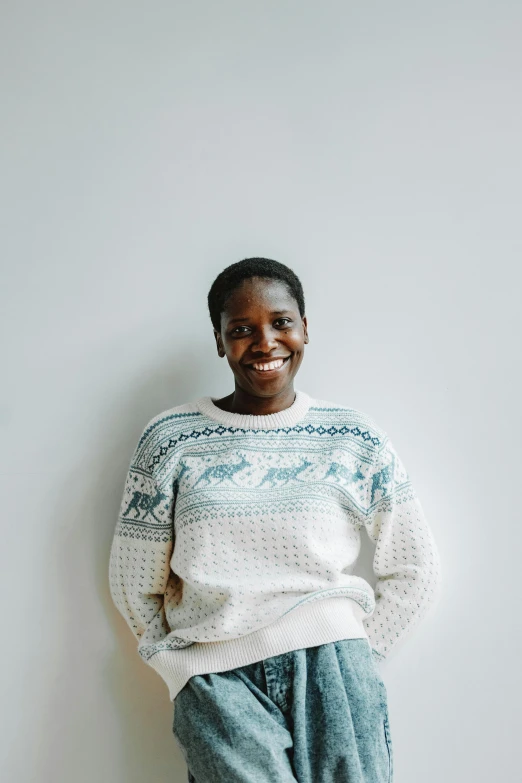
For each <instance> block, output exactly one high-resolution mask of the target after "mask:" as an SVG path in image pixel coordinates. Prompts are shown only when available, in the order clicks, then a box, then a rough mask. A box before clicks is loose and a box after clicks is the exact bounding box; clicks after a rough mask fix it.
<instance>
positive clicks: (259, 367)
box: [252, 359, 284, 372]
mask: <svg viewBox="0 0 522 783" xmlns="http://www.w3.org/2000/svg"><path fill="white" fill-rule="evenodd" d="M283 363H284V360H283V359H280V360H279V361H277V362H270V364H253V365H252V367H253V368H254V369H255V370H261V371H262V372H264V371H265V370H275V369H277V367H281V366H282V365H283Z"/></svg>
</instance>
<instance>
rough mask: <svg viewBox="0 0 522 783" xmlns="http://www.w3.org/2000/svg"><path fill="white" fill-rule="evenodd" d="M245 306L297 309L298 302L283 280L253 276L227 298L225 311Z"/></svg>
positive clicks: (230, 311)
mask: <svg viewBox="0 0 522 783" xmlns="http://www.w3.org/2000/svg"><path fill="white" fill-rule="evenodd" d="M245 307H251V308H253V307H255V308H276V307H279V309H281V310H282V309H295V307H296V302H295V300H294V298H293V296H292V294H291V293H290V291H289V290H288V286H287V285H286V284H285V283H283V282H282V281H281V280H273V279H270V278H268V279H267V278H260V277H251V278H248V279H246V280H243V281H242V282H241V283H240V284H239V286H238V287H237V288H235V289H234V290H233V291H232V292H231V293H230V296H229V297H228V298H227V300H226V302H225V305H224V312H225V313H227V314H228V315H230V314H232V313H234V314H235V313H236V312H237V310H238V309H241V310H242V309H244V308H245Z"/></svg>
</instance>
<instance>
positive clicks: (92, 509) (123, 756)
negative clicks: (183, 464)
mask: <svg viewBox="0 0 522 783" xmlns="http://www.w3.org/2000/svg"><path fill="white" fill-rule="evenodd" d="M0 13H1V24H0V27H1V30H2V32H1V41H0V43H1V45H0V58H1V63H2V95H1V98H2V103H1V105H2V115H3V118H2V126H3V143H2V153H1V154H2V160H1V167H2V172H3V173H2V191H3V209H2V213H3V216H4V220H3V223H4V225H3V228H2V231H1V242H2V273H3V274H2V277H3V285H2V302H1V303H2V314H3V319H4V324H3V328H2V335H3V338H4V345H3V369H4V375H3V382H2V392H3V393H2V400H1V407H0V421H1V425H2V444H3V448H2V458H3V465H2V471H1V474H0V475H1V482H2V487H3V490H4V492H3V499H2V510H3V516H2V544H3V545H2V547H1V549H0V552H1V564H2V569H1V574H2V590H3V595H4V606H3V610H2V617H3V640H2V661H3V665H2V686H1V687H2V692H1V698H2V704H3V707H4V709H3V710H2V718H1V725H0V729H1V740H0V742H1V744H2V752H1V754H2V759H1V770H0V772H1V776H2V779H4V780H9V781H16V783H29V781H30V782H31V783H33V782H34V783H62V782H63V783H70V781H74V783H91V782H92V781H96V780H101V781H103V783H142V782H143V781H145V780H146V781H147V783H164V782H165V781H183V783H184V781H185V780H186V767H185V764H184V761H183V758H182V756H181V753H180V751H179V750H178V748H177V746H176V744H175V740H174V738H173V736H172V734H171V707H172V705H171V703H170V701H169V699H168V692H167V689H166V686H165V685H164V683H163V681H162V680H161V679H160V678H159V677H158V676H157V675H156V673H155V672H154V671H153V670H150V669H149V668H148V667H146V666H144V665H143V663H142V661H141V660H140V659H139V657H138V655H137V652H136V644H135V641H134V639H133V637H132V635H131V633H130V631H129V629H128V628H127V627H126V625H125V624H124V621H123V620H122V619H121V618H120V616H119V615H118V614H117V611H116V609H115V608H114V606H113V605H112V603H111V600H110V596H109V588H108V574H107V569H108V555H109V546H110V541H111V539H112V535H113V531H114V526H115V522H116V517H117V512H118V507H119V503H120V499H121V493H122V490H123V481H124V477H125V472H126V469H127V467H128V463H129V460H130V456H131V453H132V450H133V448H134V446H135V444H136V441H137V438H138V436H139V434H140V432H141V429H142V427H143V426H144V425H145V423H146V422H147V420H148V418H150V417H152V416H153V415H155V414H156V413H159V412H160V411H162V410H164V409H166V408H168V407H171V406H173V405H177V404H180V403H182V402H186V401H189V400H192V399H194V398H196V397H199V396H200V395H202V394H212V395H213V396H222V395H224V394H227V393H228V392H230V391H232V389H233V379H232V375H231V373H230V370H229V368H228V364H227V363H226V360H221V359H219V358H218V357H217V354H216V351H215V344H214V340H213V337H212V329H211V324H210V320H209V317H208V314H207V311H206V295H207V292H208V289H209V287H210V284H211V282H212V280H213V279H214V277H215V276H216V275H217V274H218V272H220V271H221V269H222V268H223V267H224V266H226V265H228V264H230V263H232V262H234V261H237V260H239V259H241V258H244V257H246V256H251V255H265V256H269V257H273V258H276V259H278V260H280V261H282V262H284V263H286V264H288V265H290V266H291V267H292V268H293V269H294V270H295V271H296V272H297V274H298V275H299V276H300V277H301V279H302V282H303V285H304V289H305V295H306V297H307V316H308V320H309V333H310V344H309V345H308V346H307V348H306V356H305V360H304V362H303V365H302V367H301V370H300V373H299V375H298V377H297V379H296V387H298V388H302V389H304V390H306V391H308V393H310V394H312V395H314V396H317V397H321V398H325V399H330V400H333V401H336V402H340V403H343V404H347V405H351V406H353V407H358V408H360V409H362V410H364V411H366V412H367V413H369V414H370V415H372V416H373V417H374V418H375V419H376V421H378V422H379V423H380V425H381V426H382V427H384V428H385V429H387V431H388V432H389V433H390V435H391V437H392V438H393V440H394V443H395V445H396V447H397V448H398V450H399V451H400V453H401V455H402V457H403V459H404V461H405V464H406V465H407V466H408V469H409V471H410V474H411V476H412V480H413V481H414V482H415V484H416V486H417V489H418V492H419V495H420V496H421V499H422V501H423V505H424V508H425V511H426V514H427V516H428V517H429V520H430V523H431V525H432V529H433V532H434V534H435V536H436V539H437V542H438V544H439V547H440V550H441V556H442V559H443V566H444V569H445V574H444V576H445V585H444V596H443V598H442V599H441V602H440V604H439V606H438V608H437V610H436V612H435V613H434V614H431V615H430V616H429V619H426V620H425V621H424V623H423V625H422V627H421V628H419V630H418V631H417V632H416V633H415V634H414V635H413V636H412V637H411V639H410V641H409V642H408V643H407V644H405V645H404V646H403V648H402V649H401V654H400V656H399V655H397V656H396V657H394V658H393V660H391V659H390V660H388V661H387V662H386V663H385V664H383V669H382V671H383V678H384V679H385V682H386V684H387V689H388V696H389V709H390V722H391V727H392V738H393V742H394V750H395V767H396V783H418V781H419V780H422V781H423V783H435V782H436V783H439V782H440V781H445V783H450V782H451V783H453V781H454V782H455V783H461V781H464V780H466V781H469V780H473V781H474V782H475V783H481V782H482V781H484V783H485V782H486V781H488V782H489V781H490V780H506V781H508V780H509V781H514V780H515V779H516V778H517V776H518V774H519V764H520V762H519V744H520V743H519V741H518V739H519V738H518V734H519V732H520V728H521V719H520V699H521V690H520V685H521V675H520V660H521V652H522V650H521V647H522V644H521V641H522V640H521V625H520V616H521V613H520V605H519V603H518V597H519V593H518V586H519V579H518V572H519V568H520V556H519V553H520V545H521V543H522V541H521V533H520V529H521V526H520V521H521V520H520V503H519V502H518V489H519V487H520V475H521V467H522V466H521V457H520V454H521V450H520V435H521V427H520V425H521V414H520V394H521V389H520V363H519V359H520V344H519V343H520V335H521V331H520V327H521V323H520V321H521V318H520V309H521V308H520V283H521V275H520V271H519V266H518V264H519V261H520V250H521V245H522V232H521V228H520V210H521V206H522V205H521V201H522V198H521V186H520V182H521V177H522V159H521V156H520V138H521V136H522V109H521V101H520V96H521V87H522V85H521V66H522V54H521V46H520V42H521V32H522V30H521V24H522V7H521V6H520V4H519V3H517V2H515V0H512V2H507V0H497V2H496V3H486V2H477V1H476V0H475V1H474V2H472V0H467V1H466V2H458V0H457V1H455V0H452V1H451V2H449V0H442V1H441V2H439V3H433V2H429V3H428V2H401V1H399V2H395V3H389V2H384V0H377V2H373V3H356V2H346V0H343V1H342V2H341V0H339V2H333V1H332V0H322V2H320V3H319V2H311V1H310V0H308V1H303V0H293V1H290V0H277V1H275V0H264V1H263V2H238V0H236V1H235V2H233V1H232V0H221V2H219V3H212V2H210V1H209V0H207V2H191V3H186V2H185V3H182V2H173V1H172V0H171V2H166V1H165V0H163V2H161V1H159V0H158V1H157V2H151V3H143V2H135V1H134V2H132V1H131V2H123V1H122V0H119V1H118V0H105V2H101V1H100V0H90V2H70V1H69V2H65V1H64V0H62V2H59V0H55V1H54V2H52V1H50V2H46V3H41V2H36V0H27V1H26V2H23V0H21V1H20V2H17V3H5V4H3V7H2V10H1V12H0ZM368 556H369V550H367V552H366V555H365V557H366V558H368Z"/></svg>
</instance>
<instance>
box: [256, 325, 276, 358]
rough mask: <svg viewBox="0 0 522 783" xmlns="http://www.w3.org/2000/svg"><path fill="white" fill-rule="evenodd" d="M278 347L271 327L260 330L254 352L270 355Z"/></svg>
mask: <svg viewBox="0 0 522 783" xmlns="http://www.w3.org/2000/svg"><path fill="white" fill-rule="evenodd" d="M276 346H277V340H276V339H275V334H274V331H273V329H272V327H271V326H269V327H267V328H266V329H259V330H258V331H257V334H256V338H255V339H254V342H253V343H252V350H256V349H257V350H258V351H262V352H263V353H270V351H272V350H273V349H274V348H275V347H276Z"/></svg>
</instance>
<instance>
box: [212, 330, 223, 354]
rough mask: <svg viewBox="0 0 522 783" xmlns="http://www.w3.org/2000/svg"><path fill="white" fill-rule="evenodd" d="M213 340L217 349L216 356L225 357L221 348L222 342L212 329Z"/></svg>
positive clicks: (219, 335) (217, 333)
mask: <svg viewBox="0 0 522 783" xmlns="http://www.w3.org/2000/svg"><path fill="white" fill-rule="evenodd" d="M214 338H215V340H216V348H217V352H218V356H221V357H223V356H225V349H224V348H223V340H222V339H221V334H220V333H219V332H217V331H216V330H215V329H214Z"/></svg>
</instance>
